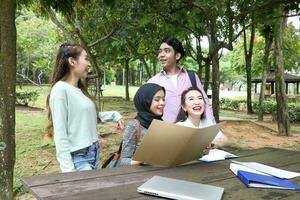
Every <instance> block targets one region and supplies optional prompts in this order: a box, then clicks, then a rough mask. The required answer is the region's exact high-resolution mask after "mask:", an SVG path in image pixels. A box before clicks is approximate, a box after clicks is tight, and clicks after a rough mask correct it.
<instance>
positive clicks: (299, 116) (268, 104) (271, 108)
mask: <svg viewBox="0 0 300 200" xmlns="http://www.w3.org/2000/svg"><path fill="white" fill-rule="evenodd" d="M258 104H259V101H258V100H256V99H254V100H252V108H253V111H254V112H256V113H257V111H258V109H259V108H258ZM220 108H221V109H224V110H236V111H246V110H247V100H246V99H229V98H222V99H221V100H220ZM263 109H264V113H268V114H272V116H273V119H275V120H276V118H277V116H276V113H277V106H276V101H272V100H266V101H264V103H263ZM288 112H289V117H290V122H292V123H299V122H300V103H288Z"/></svg>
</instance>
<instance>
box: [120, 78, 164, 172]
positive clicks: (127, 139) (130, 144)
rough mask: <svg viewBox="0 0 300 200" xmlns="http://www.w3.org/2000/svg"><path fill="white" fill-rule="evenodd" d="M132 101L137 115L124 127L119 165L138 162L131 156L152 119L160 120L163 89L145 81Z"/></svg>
mask: <svg viewBox="0 0 300 200" xmlns="http://www.w3.org/2000/svg"><path fill="white" fill-rule="evenodd" d="M133 101H134V106H135V108H136V110H137V115H136V117H135V120H132V121H130V122H129V124H128V125H127V126H126V128H125V129H124V132H123V142H122V151H121V160H120V163H119V166H126V165H134V164H138V163H139V162H137V161H134V160H132V159H131V158H132V156H133V154H134V153H135V150H136V149H137V148H138V147H139V145H140V144H141V141H142V139H143V137H144V136H145V134H146V132H147V130H148V128H149V126H150V124H151V122H152V120H153V119H157V120H162V118H161V117H162V115H163V109H164V107H165V89H164V88H163V87H161V86H159V85H157V84H155V83H146V84H145V85H142V86H141V87H140V88H139V89H138V91H137V92H136V94H135V96H134V99H133ZM139 129H140V135H139V136H138V141H136V138H137V133H138V130H139Z"/></svg>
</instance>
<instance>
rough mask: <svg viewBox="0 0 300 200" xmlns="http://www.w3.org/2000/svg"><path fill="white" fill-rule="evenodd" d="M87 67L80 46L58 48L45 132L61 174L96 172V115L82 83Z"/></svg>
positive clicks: (84, 53)
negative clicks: (50, 138)
mask: <svg viewBox="0 0 300 200" xmlns="http://www.w3.org/2000/svg"><path fill="white" fill-rule="evenodd" d="M89 66H90V62H89V58H88V55H87V53H86V51H85V50H84V49H83V47H82V46H81V45H79V44H67V43H66V44H62V45H61V46H60V47H59V49H58V53H57V56H56V62H55V64H54V66H53V71H52V78H51V91H50V95H49V96H48V98H47V108H48V121H49V124H48V126H47V131H48V135H50V136H52V135H53V136H54V142H55V146H56V156H57V160H58V162H59V164H60V169H61V171H62V172H70V171H81V170H90V169H96V168H98V164H99V159H100V156H99V143H98V134H97V111H96V106H95V104H94V102H93V100H92V98H91V96H90V95H89V93H88V90H87V84H86V82H85V79H86V78H87V75H88V69H89Z"/></svg>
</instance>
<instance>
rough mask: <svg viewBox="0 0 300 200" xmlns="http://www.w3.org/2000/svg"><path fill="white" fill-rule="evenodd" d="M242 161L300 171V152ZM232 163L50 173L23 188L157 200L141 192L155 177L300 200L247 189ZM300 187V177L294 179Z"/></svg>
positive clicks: (257, 154)
mask: <svg viewBox="0 0 300 200" xmlns="http://www.w3.org/2000/svg"><path fill="white" fill-rule="evenodd" d="M233 153H235V154H237V155H239V156H240V157H239V158H237V159H236V160H238V161H255V162H259V163H263V164H267V165H271V166H274V167H279V168H282V169H286V170H291V171H295V172H300V152H297V151H288V150H282V149H274V148H263V149H257V150H243V151H237V152H233ZM230 162H231V161H230V160H226V161H218V162H212V163H205V162H196V163H193V164H189V165H182V166H178V167H172V168H165V167H153V166H133V167H120V168H114V169H105V170H99V171H98V170H94V171H85V172H71V173H58V174H47V175H41V176H31V177H24V178H22V182H23V185H25V187H26V188H27V189H28V190H29V191H30V192H32V193H33V194H34V195H35V196H36V197H37V198H38V199H47V200H48V199H49V200H50V199H53V200H54V199H55V200H58V199H64V200H69V199H78V200H79V199H80V200H90V199H97V200H99V199H105V200H109V199H139V200H142V199H157V198H155V197H151V196H147V195H142V194H139V193H137V187H138V186H140V185H141V184H142V183H144V182H145V181H146V180H148V179H149V178H151V177H152V176H154V175H160V176H165V177H171V178H178V179H183V180H188V181H194V182H199V183H204V184H210V185H214V186H220V187H224V188H225V190H224V194H223V198H222V199H224V200H225V199H234V200H237V199H243V200H244V199H284V200H288V199H289V200H292V199H293V200H294V199H295V200H296V199H300V192H296V191H286V190H274V189H257V188H247V187H246V186H245V185H244V184H243V183H242V182H241V181H240V180H239V179H238V178H237V177H236V176H235V175H234V174H233V173H232V172H231V171H230V170H229V164H230ZM291 180H292V181H293V182H294V183H296V184H297V185H300V177H298V178H294V179H291Z"/></svg>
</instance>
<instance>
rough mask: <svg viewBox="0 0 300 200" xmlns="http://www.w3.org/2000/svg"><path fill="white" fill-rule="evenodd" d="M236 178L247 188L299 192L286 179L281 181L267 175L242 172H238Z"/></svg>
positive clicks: (297, 188)
mask: <svg viewBox="0 0 300 200" xmlns="http://www.w3.org/2000/svg"><path fill="white" fill-rule="evenodd" d="M237 176H238V177H239V178H240V179H241V181H242V182H243V183H244V184H245V185H246V186H247V187H255V188H273V189H282V190H298V191H300V187H299V186H297V185H295V184H294V183H292V182H290V181H289V180H287V179H281V178H277V177H274V176H269V175H262V174H256V173H252V172H247V171H243V170H238V172H237Z"/></svg>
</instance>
